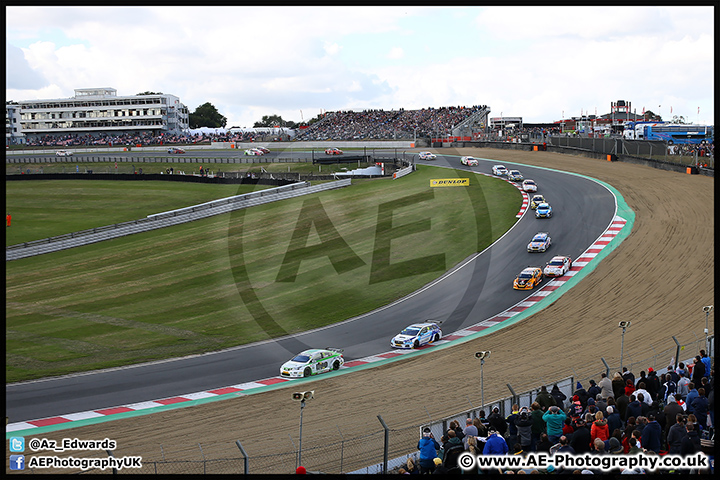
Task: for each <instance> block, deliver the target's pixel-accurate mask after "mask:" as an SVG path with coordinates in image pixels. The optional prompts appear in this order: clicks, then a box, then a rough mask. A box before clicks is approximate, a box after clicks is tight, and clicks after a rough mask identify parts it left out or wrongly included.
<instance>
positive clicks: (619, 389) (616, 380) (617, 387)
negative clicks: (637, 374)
mask: <svg viewBox="0 0 720 480" xmlns="http://www.w3.org/2000/svg"><path fill="white" fill-rule="evenodd" d="M610 383H611V385H612V390H613V398H615V400H617V399H618V398H620V395H622V394H623V393H625V380H623V378H622V375H620V372H615V374H614V375H613V379H612V381H611V382H610Z"/></svg>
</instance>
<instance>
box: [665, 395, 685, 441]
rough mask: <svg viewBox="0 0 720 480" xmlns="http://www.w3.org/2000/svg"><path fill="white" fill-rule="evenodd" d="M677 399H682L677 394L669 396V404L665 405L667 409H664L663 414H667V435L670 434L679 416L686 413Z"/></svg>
mask: <svg viewBox="0 0 720 480" xmlns="http://www.w3.org/2000/svg"><path fill="white" fill-rule="evenodd" d="M676 397H678V398H680V394H679V393H676V394H675V395H670V396H668V399H667V404H666V405H665V408H663V413H664V414H665V435H667V434H668V433H669V431H670V428H672V426H673V424H674V423H675V419H676V418H677V416H678V415H682V414H683V413H684V412H685V410H683V408H682V407H681V406H680V405H679V404H678V402H677V400H676V399H675V398H676Z"/></svg>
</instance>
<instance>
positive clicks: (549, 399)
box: [535, 385, 555, 412]
mask: <svg viewBox="0 0 720 480" xmlns="http://www.w3.org/2000/svg"><path fill="white" fill-rule="evenodd" d="M535 401H536V402H537V403H538V404H540V407H541V408H542V409H543V412H547V409H548V408H550V407H552V406H553V405H555V399H554V398H553V396H552V395H550V393H548V391H547V387H546V386H545V385H543V386H542V387H541V388H540V393H538V394H537V397H535Z"/></svg>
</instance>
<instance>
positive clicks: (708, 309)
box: [703, 305, 713, 355]
mask: <svg viewBox="0 0 720 480" xmlns="http://www.w3.org/2000/svg"><path fill="white" fill-rule="evenodd" d="M712 309H713V306H712V305H707V306H705V307H703V312H705V352H706V353H707V355H710V343H709V342H708V334H709V333H710V331H709V330H708V316H709V315H710V312H712Z"/></svg>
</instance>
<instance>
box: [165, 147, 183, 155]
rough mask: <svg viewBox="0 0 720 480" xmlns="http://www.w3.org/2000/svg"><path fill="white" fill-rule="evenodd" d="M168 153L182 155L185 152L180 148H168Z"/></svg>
mask: <svg viewBox="0 0 720 480" xmlns="http://www.w3.org/2000/svg"><path fill="white" fill-rule="evenodd" d="M168 153H178V154H182V153H185V150H183V149H182V148H177V147H170V148H168Z"/></svg>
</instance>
